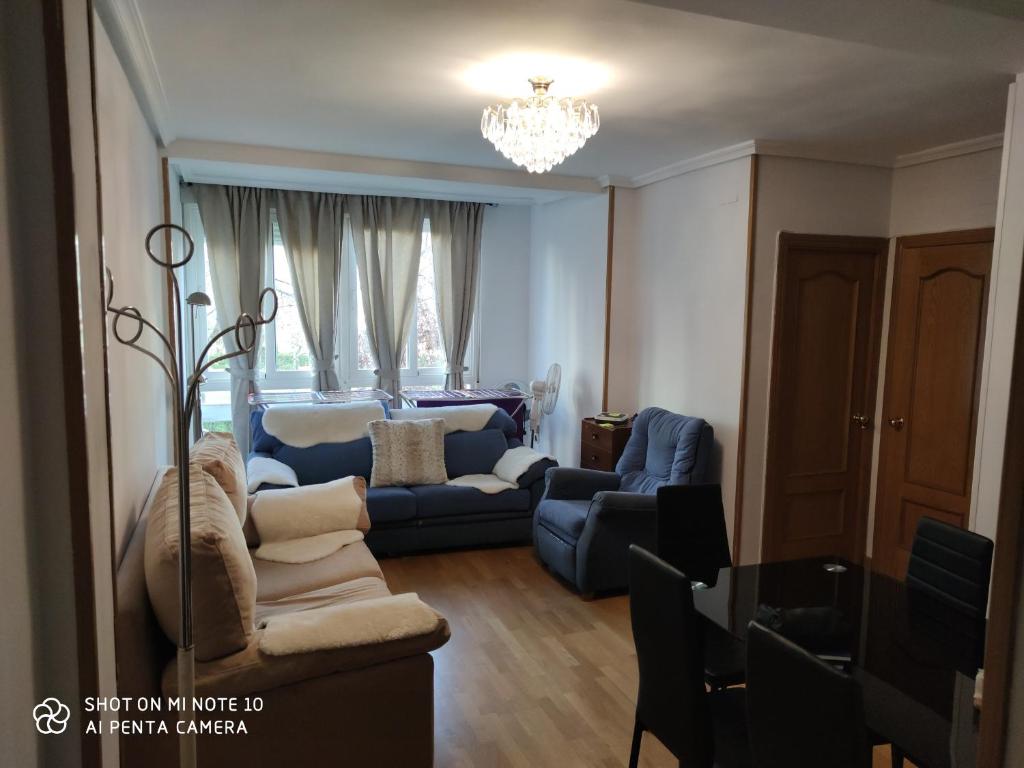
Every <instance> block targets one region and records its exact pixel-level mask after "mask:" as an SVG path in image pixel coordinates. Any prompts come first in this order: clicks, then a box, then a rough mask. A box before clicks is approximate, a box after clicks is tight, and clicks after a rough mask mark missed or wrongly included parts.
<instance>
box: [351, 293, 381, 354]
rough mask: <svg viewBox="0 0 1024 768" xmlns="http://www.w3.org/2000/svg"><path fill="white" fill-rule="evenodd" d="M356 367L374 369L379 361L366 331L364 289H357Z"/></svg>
mask: <svg viewBox="0 0 1024 768" xmlns="http://www.w3.org/2000/svg"><path fill="white" fill-rule="evenodd" d="M356 367H357V368H358V369H359V370H360V371H372V370H374V369H376V367H377V361H376V360H375V359H374V357H373V352H371V351H370V338H369V336H368V335H367V333H366V315H365V314H363V291H362V289H361V288H357V289H356Z"/></svg>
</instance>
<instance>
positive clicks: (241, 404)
mask: <svg viewBox="0 0 1024 768" xmlns="http://www.w3.org/2000/svg"><path fill="white" fill-rule="evenodd" d="M195 193H196V202H197V203H198V204H199V215H200V217H201V218H202V220H203V229H204V230H205V231H206V252H207V256H208V257H209V262H210V277H211V278H212V281H213V300H214V304H215V305H216V307H217V329H218V330H224V329H225V328H228V327H231V326H233V325H234V324H235V321H236V320H237V319H238V316H239V315H240V314H241V313H242V312H248V313H249V314H250V315H252V317H253V319H256V318H258V317H259V313H260V306H259V296H260V290H261V288H262V286H263V283H264V279H263V278H264V272H265V270H266V255H267V248H268V246H269V243H270V196H271V193H270V192H269V191H268V190H264V189H253V188H250V187H224V186H215V185H207V184H197V185H196V186H195ZM259 332H260V329H259V328H258V327H257V329H256V346H255V348H254V349H253V351H252V352H249V353H248V354H245V355H239V356H238V357H234V358H232V359H231V360H230V361H229V362H228V373H229V374H230V375H231V425H232V431H233V432H234V435H235V441H236V442H237V443H238V447H239V449H241V451H242V455H243V456H244V455H246V454H247V453H248V452H249V450H250V438H249V403H248V397H249V393H250V392H254V391H255V390H256V384H255V382H256V357H257V352H258V350H259ZM224 345H225V348H226V350H227V351H228V352H232V351H235V350H237V346H236V345H235V335H234V333H229V334H227V335H226V336H225V337H224Z"/></svg>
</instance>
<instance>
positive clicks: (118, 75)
mask: <svg viewBox="0 0 1024 768" xmlns="http://www.w3.org/2000/svg"><path fill="white" fill-rule="evenodd" d="M96 83H97V85H96V89H97V93H96V99H97V112H98V120H99V125H98V128H99V142H100V178H101V184H102V189H103V230H104V231H103V239H104V252H105V257H106V263H107V266H108V267H109V268H110V270H111V272H112V273H113V276H114V281H115V291H114V301H115V303H116V304H117V305H118V306H122V305H124V304H133V305H135V306H137V307H139V309H140V310H141V311H142V312H143V314H144V315H145V316H146V317H147V318H149V319H150V320H152V321H153V322H154V323H156V325H157V326H159V327H161V328H164V327H166V295H165V290H164V272H163V270H161V269H159V268H157V267H156V266H155V265H154V264H152V263H151V262H150V261H149V259H148V258H147V257H146V254H145V250H144V245H143V244H144V239H145V236H146V233H147V232H148V231H149V229H150V227H152V226H154V225H155V224H159V223H160V222H161V221H162V220H163V213H162V211H163V204H162V182H161V176H160V158H159V155H158V153H157V146H156V141H155V139H154V138H153V134H152V132H151V131H150V129H149V127H148V125H147V124H146V121H145V118H144V117H143V115H142V112H141V110H140V109H139V106H138V103H137V101H136V99H135V97H134V95H133V93H132V90H131V87H130V86H129V84H128V79H127V77H126V76H125V73H124V70H123V69H122V67H121V65H120V62H119V61H118V59H117V56H116V54H115V53H114V49H113V47H112V46H111V44H110V40H109V38H108V37H107V34H106V32H105V31H104V29H103V25H102V23H100V22H99V20H98V19H97V23H96ZM157 239H158V238H155V240H157ZM147 336H149V332H147ZM149 338H150V343H151V344H152V342H153V341H154V339H153V337H152V336H149ZM151 348H153V349H155V347H153V346H151ZM109 371H110V382H109V386H110V402H111V403H112V404H116V405H115V407H112V408H111V409H110V444H111V446H110V447H111V463H112V466H113V479H114V483H113V508H114V552H115V557H116V559H117V560H120V557H121V555H122V554H123V552H124V546H125V543H126V535H127V534H128V532H130V531H131V529H132V528H133V527H134V525H135V521H136V520H137V519H138V515H139V512H140V511H141V510H142V505H143V503H144V501H145V499H146V495H147V494H148V491H149V488H150V485H151V483H152V481H153V476H154V474H155V472H156V468H157V467H158V466H159V465H161V464H166V463H168V462H169V459H170V445H171V439H172V436H171V434H170V431H169V429H170V428H169V416H168V413H169V411H168V403H169V396H168V387H167V383H166V381H165V380H164V378H163V374H162V373H161V372H160V371H159V369H158V368H157V366H156V364H155V363H154V362H152V361H151V360H149V359H148V358H146V357H144V356H143V355H141V354H140V353H138V352H136V351H135V350H131V349H128V348H126V347H123V346H122V345H121V344H119V343H117V342H116V341H115V340H114V339H113V338H112V336H111V338H110V344H109Z"/></svg>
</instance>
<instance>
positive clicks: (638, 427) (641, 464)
mask: <svg viewBox="0 0 1024 768" xmlns="http://www.w3.org/2000/svg"><path fill="white" fill-rule="evenodd" d="M713 444H714V431H713V430H712V429H711V425H710V424H708V423H707V422H706V421H704V419H697V418H693V417H691V416H682V415H681V414H678V413H672V412H671V411H666V410H665V409H664V408H645V409H644V410H642V411H641V412H640V413H639V415H637V417H636V419H635V420H634V421H633V432H632V433H631V434H630V436H629V440H628V441H627V443H626V447H625V449H624V450H623V451H622V456H621V457H620V458H619V462H618V464H616V465H615V471H616V472H617V473H618V474H619V475H621V476H622V482H621V484H620V485H619V490H622V491H627V492H629V493H654V492H655V491H657V490H658V488H660V487H661V486H663V485H688V484H690V483H703V482H705V481H706V479H707V472H708V465H709V464H710V459H711V452H712V448H713Z"/></svg>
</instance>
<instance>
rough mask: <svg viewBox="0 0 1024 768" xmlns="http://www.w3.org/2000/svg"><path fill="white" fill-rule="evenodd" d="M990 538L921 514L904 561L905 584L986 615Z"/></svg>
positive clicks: (973, 613)
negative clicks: (907, 561)
mask: <svg viewBox="0 0 1024 768" xmlns="http://www.w3.org/2000/svg"><path fill="white" fill-rule="evenodd" d="M992 550H993V544H992V540H991V539H987V538H985V537H984V536H981V535H979V534H977V533H973V532H971V531H965V530H964V529H963V528H957V527H956V526H953V525H949V524H948V523H942V522H939V521H938V520H934V519H932V518H930V517H922V518H921V519H920V520H919V521H918V523H917V532H916V533H915V534H914V543H913V545H912V547H911V550H910V562H909V563H908V565H907V586H908V587H910V588H912V589H915V590H918V591H920V592H923V593H925V594H927V595H929V596H930V597H933V598H936V599H938V600H941V601H942V602H944V603H947V604H949V605H952V606H954V607H955V608H957V609H959V610H961V611H963V612H964V613H966V614H968V615H969V616H972V617H974V618H982V617H984V616H985V611H986V608H987V607H988V586H989V578H990V575H991V571H992Z"/></svg>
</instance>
